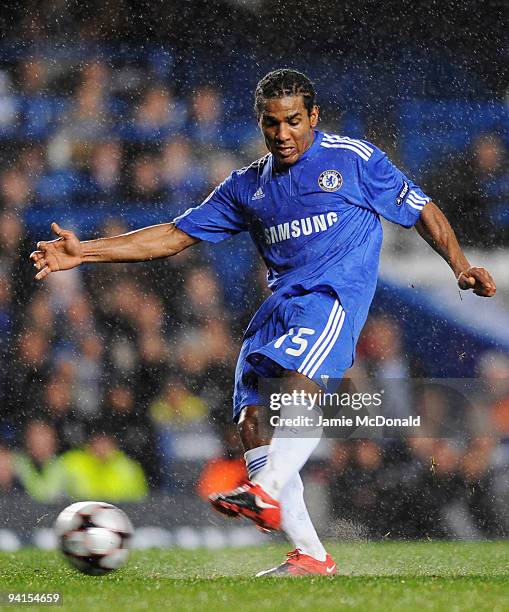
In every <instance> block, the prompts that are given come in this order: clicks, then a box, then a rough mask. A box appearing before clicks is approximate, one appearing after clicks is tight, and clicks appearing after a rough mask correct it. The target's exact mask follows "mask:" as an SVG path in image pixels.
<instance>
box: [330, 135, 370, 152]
mask: <svg viewBox="0 0 509 612" xmlns="http://www.w3.org/2000/svg"><path fill="white" fill-rule="evenodd" d="M323 140H325V141H326V142H333V143H341V142H342V143H346V144H354V145H356V146H358V147H359V149H362V150H363V151H364V152H365V153H366V154H370V153H373V149H372V148H371V147H369V146H368V145H367V144H366V143H365V142H362V141H361V140H356V139H355V138H350V137H349V136H337V135H335V134H324V138H323Z"/></svg>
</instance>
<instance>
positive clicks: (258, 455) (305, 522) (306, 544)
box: [212, 406, 336, 576]
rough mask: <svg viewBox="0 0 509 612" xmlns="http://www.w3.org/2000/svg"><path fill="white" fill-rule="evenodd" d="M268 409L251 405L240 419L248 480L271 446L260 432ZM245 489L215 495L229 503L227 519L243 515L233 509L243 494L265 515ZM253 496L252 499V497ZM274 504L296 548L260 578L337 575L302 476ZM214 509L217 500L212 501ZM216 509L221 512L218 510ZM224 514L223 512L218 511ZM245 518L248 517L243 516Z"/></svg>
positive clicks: (288, 536) (261, 465)
mask: <svg viewBox="0 0 509 612" xmlns="http://www.w3.org/2000/svg"><path fill="white" fill-rule="evenodd" d="M260 410H265V409H264V408H261V407H258V406H248V407H246V408H245V409H244V410H243V411H242V414H241V418H240V419H239V433H240V436H241V439H242V442H243V444H244V448H245V449H246V452H245V455H244V456H245V459H246V465H247V469H248V476H249V480H250V481H251V479H253V478H255V476H256V474H257V473H258V472H259V471H260V470H261V469H262V468H263V467H264V466H265V464H266V462H267V454H268V449H269V445H268V444H265V442H266V440H265V439H264V438H263V437H262V436H261V434H260V431H259V418H260V417H259V412H260ZM246 484H247V485H248V486H246V488H245V490H242V491H239V490H234V491H229V492H227V493H221V494H218V495H217V496H214V499H215V500H217V498H218V497H220V498H221V499H223V500H224V501H226V502H227V503H228V504H229V506H228V510H229V511H228V512H223V513H224V514H227V515H228V516H238V515H239V514H240V513H239V512H237V511H236V510H234V508H236V504H237V502H238V499H239V498H238V497H237V496H238V495H239V494H240V495H241V496H242V498H243V500H244V503H246V505H247V506H248V507H249V506H250V507H251V512H252V513H253V514H255V515H256V514H262V513H263V512H264V511H265V512H266V509H262V510H261V512H260V511H259V510H257V508H256V499H253V498H255V497H256V496H254V495H253V489H252V488H251V487H249V484H251V483H246ZM251 495H253V497H250V496H251ZM273 501H274V504H273V505H276V504H277V505H279V509H280V524H281V529H282V530H283V531H284V533H285V535H286V536H287V538H288V539H289V540H290V542H291V543H292V544H293V546H294V547H295V548H294V550H293V551H291V552H290V553H288V555H287V558H286V560H285V561H284V562H283V563H281V564H280V565H279V566H277V567H274V568H272V569H269V570H265V571H262V572H260V573H259V574H257V575H258V576H305V575H329V576H330V575H332V574H334V573H335V572H336V566H335V563H334V561H333V560H332V558H331V557H330V555H328V554H327V552H326V551H325V549H324V547H323V545H322V543H321V542H320V539H319V538H318V535H317V533H316V530H315V528H314V526H313V523H312V522H311V518H310V516H309V513H308V510H307V508H306V504H305V501H304V486H303V484H302V480H301V477H300V474H298V473H297V474H295V475H294V476H293V477H292V478H291V479H290V481H289V482H287V484H286V486H285V487H284V489H283V491H282V492H281V495H280V497H279V500H278V501H277V500H273ZM212 503H213V505H214V507H216V505H215V504H214V501H213V502H212ZM216 509H219V508H217V507H216ZM219 511H221V512H222V510H219ZM244 516H245V515H244Z"/></svg>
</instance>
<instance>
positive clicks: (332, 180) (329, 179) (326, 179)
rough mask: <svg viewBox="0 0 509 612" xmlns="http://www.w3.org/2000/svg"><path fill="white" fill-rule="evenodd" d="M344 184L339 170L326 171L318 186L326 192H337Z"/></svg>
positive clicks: (322, 174)
mask: <svg viewBox="0 0 509 612" xmlns="http://www.w3.org/2000/svg"><path fill="white" fill-rule="evenodd" d="M342 184H343V177H342V176H341V174H339V172H338V171H337V170H324V171H323V172H322V173H321V174H320V176H319V177H318V185H320V188H321V189H323V190H324V191H337V190H338V189H340V187H341V185H342Z"/></svg>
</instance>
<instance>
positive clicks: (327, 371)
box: [233, 292, 355, 421]
mask: <svg viewBox="0 0 509 612" xmlns="http://www.w3.org/2000/svg"><path fill="white" fill-rule="evenodd" d="M354 351H355V340H354V335H353V326H352V324H351V321H350V318H349V316H348V313H347V312H346V311H345V310H344V309H343V307H342V305H341V302H340V301H339V298H338V296H337V295H336V294H334V293H329V292H312V293H306V294H304V295H298V296H291V297H288V298H286V299H284V300H283V301H282V302H280V303H279V304H278V305H277V306H276V307H275V309H274V310H273V311H272V314H271V316H270V317H269V318H268V319H267V320H266V321H265V322H264V323H263V324H262V325H261V326H260V327H259V328H258V329H257V330H256V331H255V332H254V333H253V334H252V335H250V336H249V337H247V338H245V339H244V342H243V344H242V348H241V350H240V355H239V359H238V361H237V367H236V370H235V389H234V394H233V419H234V421H237V420H238V418H239V416H240V412H241V411H242V409H243V408H244V407H245V406H260V405H262V403H263V402H262V400H261V399H260V396H259V394H258V381H259V378H260V377H264V378H278V377H280V376H282V374H283V372H284V370H293V371H297V372H300V373H301V374H304V375H305V376H307V377H308V378H310V379H311V380H313V382H315V383H317V384H318V385H319V386H320V387H321V388H322V389H324V390H325V389H327V385H328V383H329V381H332V380H340V379H341V378H342V377H343V374H344V372H345V370H347V369H348V368H349V367H351V365H352V364H353V360H354ZM329 391H330V388H329Z"/></svg>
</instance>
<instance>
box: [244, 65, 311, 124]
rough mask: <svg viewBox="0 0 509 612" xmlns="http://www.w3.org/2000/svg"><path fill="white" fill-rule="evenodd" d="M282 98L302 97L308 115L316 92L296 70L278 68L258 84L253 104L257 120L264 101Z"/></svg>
mask: <svg viewBox="0 0 509 612" xmlns="http://www.w3.org/2000/svg"><path fill="white" fill-rule="evenodd" d="M284 96H302V97H303V98H304V106H305V107H306V109H307V111H308V115H310V114H311V111H312V109H313V106H314V105H315V104H316V102H315V98H316V92H315V88H314V86H313V83H312V82H311V80H310V79H309V78H308V77H307V76H306V75H305V74H303V73H302V72H299V71H298V70H291V69H290V68H280V69H278V70H273V71H272V72H269V73H268V74H266V75H265V76H264V77H263V79H261V80H260V81H259V82H258V85H257V86H256V89H255V104H254V110H255V113H256V116H257V117H258V118H259V117H260V115H261V114H262V112H263V107H264V102H265V100H270V99H271V98H283V97H284Z"/></svg>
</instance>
